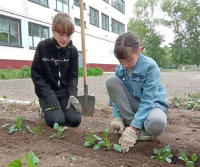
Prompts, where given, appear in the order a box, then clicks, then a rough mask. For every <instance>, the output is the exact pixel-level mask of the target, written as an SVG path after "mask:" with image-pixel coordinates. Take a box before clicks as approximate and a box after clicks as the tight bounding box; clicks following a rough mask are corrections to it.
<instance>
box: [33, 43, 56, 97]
mask: <svg viewBox="0 0 200 167" xmlns="http://www.w3.org/2000/svg"><path fill="white" fill-rule="evenodd" d="M41 47H42V46H41V43H39V44H38V46H37V48H36V51H35V55H34V59H33V62H32V66H31V79H32V81H33V84H34V85H35V91H36V92H37V95H39V96H40V97H46V96H47V95H48V94H53V93H54V91H53V90H52V89H51V87H50V86H49V85H48V84H47V83H46V82H45V80H44V77H43V76H44V71H43V69H42V62H41V60H40V54H41V53H40V48H41Z"/></svg>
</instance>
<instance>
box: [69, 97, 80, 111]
mask: <svg viewBox="0 0 200 167" xmlns="http://www.w3.org/2000/svg"><path fill="white" fill-rule="evenodd" d="M70 105H72V106H73V107H74V109H75V110H76V112H78V113H82V108H81V105H80V103H79V101H78V99H77V98H76V97H74V96H70V97H69V100H68V103H67V108H66V109H67V110H68V109H69V107H70Z"/></svg>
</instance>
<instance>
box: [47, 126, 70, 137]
mask: <svg viewBox="0 0 200 167" xmlns="http://www.w3.org/2000/svg"><path fill="white" fill-rule="evenodd" d="M53 127H54V129H55V130H56V131H57V133H53V134H52V135H51V136H50V139H51V138H53V137H57V138H58V139H62V138H63V137H65V135H63V132H64V131H65V129H67V127H62V126H59V125H58V123H55V124H54V126H53Z"/></svg>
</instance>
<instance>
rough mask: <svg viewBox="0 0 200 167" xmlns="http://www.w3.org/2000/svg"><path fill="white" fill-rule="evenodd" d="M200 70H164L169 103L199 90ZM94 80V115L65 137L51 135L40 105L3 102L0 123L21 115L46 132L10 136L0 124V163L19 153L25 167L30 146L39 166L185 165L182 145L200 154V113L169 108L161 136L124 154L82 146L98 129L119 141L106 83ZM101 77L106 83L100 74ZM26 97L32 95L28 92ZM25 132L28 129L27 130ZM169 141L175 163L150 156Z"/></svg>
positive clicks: (115, 141)
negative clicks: (42, 116)
mask: <svg viewBox="0 0 200 167" xmlns="http://www.w3.org/2000/svg"><path fill="white" fill-rule="evenodd" d="M199 75H200V74H199V73H198V72H179V73H169V72H168V73H164V74H163V73H162V81H163V85H164V86H165V88H166V90H167V93H168V95H167V98H168V101H169V102H171V100H170V99H172V98H173V97H174V96H175V95H180V96H183V95H184V93H190V92H191V93H195V92H196V93H199V92H200V91H199V85H200V77H199ZM107 76H108V75H107ZM107 76H106V77H107ZM104 77H105V76H104ZM106 77H105V78H106ZM194 78H195V79H194ZM92 79H93V82H94V83H96V82H97V83H98V79H99V78H98V77H93V78H92ZM92 79H91V80H89V82H90V85H89V88H92V90H90V91H91V92H92V93H93V94H95V95H96V94H97V96H96V98H97V106H96V110H95V114H94V117H83V120H82V123H81V125H80V126H79V127H77V128H71V127H68V129H66V130H65V132H64V134H65V135H66V137H65V138H63V139H61V140H59V139H56V138H53V139H49V137H50V136H51V134H52V132H55V131H54V129H52V128H49V127H47V126H46V125H45V122H44V119H41V118H39V116H38V111H39V106H38V105H37V104H32V105H31V104H18V103H5V102H4V101H1V103H0V126H2V125H4V124H5V123H6V122H7V121H8V120H9V119H10V118H11V117H12V118H13V119H15V118H16V117H17V116H18V115H23V116H24V118H25V120H24V126H26V125H29V126H30V127H31V128H33V127H35V126H37V125H39V124H40V125H42V129H43V130H44V132H43V133H42V134H41V135H40V136H35V135H34V134H31V133H26V134H23V133H19V132H15V133H13V134H11V135H9V134H8V128H4V129H1V130H0V134H1V135H0V141H1V142H0V160H1V163H0V166H2V167H5V166H6V164H8V163H9V162H10V161H11V160H13V159H15V158H20V159H21V160H22V162H23V166H27V165H25V164H26V163H25V160H24V158H23V157H22V156H23V155H25V154H28V152H29V150H33V151H34V152H35V154H36V156H38V158H39V159H40V163H39V165H38V166H39V167H68V166H74V167H104V166H109V167H136V166H137V167H139V166H140V167H173V166H176V167H178V166H179V167H180V166H185V164H184V162H183V161H181V160H179V159H178V156H179V149H183V150H185V151H186V153H187V155H188V156H189V157H190V156H191V155H192V154H193V153H196V154H198V155H199V156H200V133H199V132H200V112H198V111H189V110H186V109H177V108H170V109H169V111H168V112H167V116H168V126H167V128H166V130H165V131H164V132H163V134H162V135H160V136H158V137H157V138H156V139H155V140H153V141H138V142H137V143H136V145H135V147H133V148H131V149H130V150H129V152H128V153H125V154H123V153H119V152H116V151H114V150H111V151H106V150H105V149H104V148H100V149H99V150H97V151H94V150H92V149H91V148H84V147H83V144H84V141H85V134H87V133H92V132H94V134H96V135H98V136H101V137H103V131H104V130H105V129H108V130H109V139H110V140H111V142H112V143H118V140H119V138H120V135H118V134H115V133H113V131H112V130H111V127H110V122H111V120H112V108H111V107H109V106H108V98H107V94H106V91H105V87H104V85H102V87H103V88H102V90H101V89H100V88H101V85H100V84H101V83H100V82H99V84H98V85H92V84H91V83H92ZM104 81H105V80H104ZM181 81H183V82H181ZM4 82H5V81H4ZM6 82H8V81H6ZM101 82H103V81H102V78H101ZM8 85H9V84H8ZM5 86H6V85H5ZM15 89H18V88H15ZM0 90H1V81H0ZM13 90H14V89H13ZM7 91H8V94H9V95H10V97H11V94H12V93H10V91H9V88H8V90H7ZM93 91H94V92H93ZM96 92H98V93H96ZM102 92H103V93H102ZM4 95H6V94H4ZM0 96H1V95H0ZM18 96H19V95H18ZM21 96H23V95H21ZM100 96H101V97H100ZM12 97H15V96H12ZM22 98H26V99H27V100H28V99H31V97H26V95H24V96H23V97H22ZM22 98H21V99H22ZM12 99H14V98H12ZM21 99H20V100H21ZM16 100H18V99H16ZM25 131H27V130H26V129H25ZM165 145H170V146H171V148H172V150H173V155H174V157H173V158H172V164H168V163H164V162H157V161H156V160H153V159H151V156H153V155H154V151H153V150H154V149H155V148H156V149H160V148H162V147H164V146H165ZM71 155H73V156H75V157H76V158H77V159H76V160H74V161H73V160H72V159H71V158H70V157H71ZM195 166H196V167H200V160H198V161H197V163H196V164H195Z"/></svg>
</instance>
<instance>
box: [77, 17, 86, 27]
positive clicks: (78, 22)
mask: <svg viewBox="0 0 200 167" xmlns="http://www.w3.org/2000/svg"><path fill="white" fill-rule="evenodd" d="M74 24H75V25H77V26H81V20H80V19H77V18H74ZM84 26H85V28H86V22H85V21H84Z"/></svg>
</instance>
